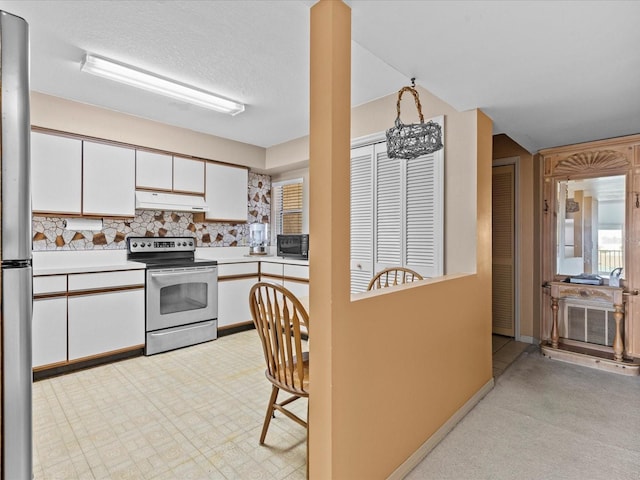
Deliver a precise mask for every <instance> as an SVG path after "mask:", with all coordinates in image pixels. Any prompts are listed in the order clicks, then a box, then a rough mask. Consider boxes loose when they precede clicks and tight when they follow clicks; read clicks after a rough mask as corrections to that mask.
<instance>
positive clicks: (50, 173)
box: [31, 132, 82, 214]
mask: <svg viewBox="0 0 640 480" xmlns="http://www.w3.org/2000/svg"><path fill="white" fill-rule="evenodd" d="M31 185H32V197H31V198H32V209H33V211H35V212H47V213H75V214H80V213H81V211H82V141H81V140H78V139H75V138H68V137H60V136H57V135H47V134H44V133H38V132H33V133H32V134H31Z"/></svg>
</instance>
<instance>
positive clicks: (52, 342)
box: [31, 297, 67, 368]
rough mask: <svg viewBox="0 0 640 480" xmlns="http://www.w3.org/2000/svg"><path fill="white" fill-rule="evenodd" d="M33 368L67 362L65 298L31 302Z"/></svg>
mask: <svg viewBox="0 0 640 480" xmlns="http://www.w3.org/2000/svg"><path fill="white" fill-rule="evenodd" d="M31 339H32V340H31V344H32V359H33V367H34V368H35V367H41V366H43V365H50V364H53V363H60V362H65V361H66V360H67V297H58V298H43V299H39V300H34V301H33V321H32V337H31Z"/></svg>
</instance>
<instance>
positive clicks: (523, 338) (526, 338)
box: [516, 335, 538, 345]
mask: <svg viewBox="0 0 640 480" xmlns="http://www.w3.org/2000/svg"><path fill="white" fill-rule="evenodd" d="M516 340H517V341H518V342H522V343H533V344H536V345H537V343H538V342H537V340H536V339H535V338H533V337H529V336H526V335H520V336H519V337H518V338H516Z"/></svg>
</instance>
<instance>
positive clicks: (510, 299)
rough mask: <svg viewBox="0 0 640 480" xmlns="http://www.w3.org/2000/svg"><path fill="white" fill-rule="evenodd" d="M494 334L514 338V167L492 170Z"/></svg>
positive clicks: (507, 166)
mask: <svg viewBox="0 0 640 480" xmlns="http://www.w3.org/2000/svg"><path fill="white" fill-rule="evenodd" d="M492 183H493V188H492V192H493V193H492V201H491V206H492V212H493V213H492V215H493V242H492V243H493V246H492V254H493V265H492V267H493V268H492V273H493V284H492V287H493V288H492V305H493V333H496V334H498V335H506V336H509V337H513V336H514V335H515V328H514V326H515V309H514V290H515V289H514V281H515V276H514V273H515V272H514V265H515V256H514V236H515V225H514V210H515V208H514V199H515V197H514V194H515V167H514V165H505V166H502V167H493V182H492Z"/></svg>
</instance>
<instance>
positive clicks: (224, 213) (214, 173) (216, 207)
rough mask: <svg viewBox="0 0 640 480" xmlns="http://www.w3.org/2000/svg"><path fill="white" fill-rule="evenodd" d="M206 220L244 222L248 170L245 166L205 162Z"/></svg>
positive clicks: (246, 211)
mask: <svg viewBox="0 0 640 480" xmlns="http://www.w3.org/2000/svg"><path fill="white" fill-rule="evenodd" d="M206 170H207V172H206V190H205V201H206V202H207V206H208V207H209V211H208V212H207V213H206V217H205V218H206V219H207V220H217V221H233V222H246V221H247V215H248V209H247V204H248V200H247V195H248V194H247V190H248V185H249V172H248V170H247V169H246V168H242V167H231V166H227V165H221V164H218V163H207V166H206Z"/></svg>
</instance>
